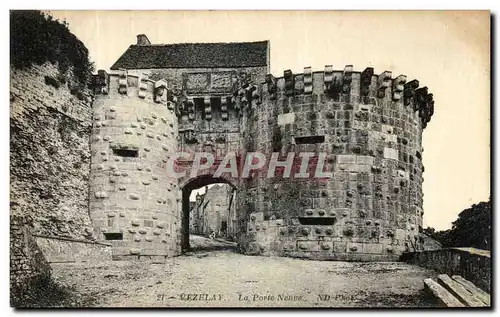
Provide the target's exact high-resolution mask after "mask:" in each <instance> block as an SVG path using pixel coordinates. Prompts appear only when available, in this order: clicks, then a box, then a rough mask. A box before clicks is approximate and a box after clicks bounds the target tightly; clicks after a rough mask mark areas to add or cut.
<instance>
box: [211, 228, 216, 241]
mask: <svg viewBox="0 0 500 317" xmlns="http://www.w3.org/2000/svg"><path fill="white" fill-rule="evenodd" d="M215 237H216V233H215V231H212V230H210V239H212V240H215Z"/></svg>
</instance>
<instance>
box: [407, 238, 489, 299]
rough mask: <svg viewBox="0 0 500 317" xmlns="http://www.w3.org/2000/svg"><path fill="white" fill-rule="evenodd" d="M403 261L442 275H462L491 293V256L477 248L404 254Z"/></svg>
mask: <svg viewBox="0 0 500 317" xmlns="http://www.w3.org/2000/svg"><path fill="white" fill-rule="evenodd" d="M401 259H402V260H404V261H407V262H409V263H412V264H417V265H420V266H423V267H425V268H429V269H433V270H435V271H436V272H438V273H440V274H448V275H450V276H451V275H460V276H462V277H463V278H465V279H466V280H469V281H471V282H472V283H474V284H475V285H476V286H477V287H479V288H481V289H483V290H484V291H486V292H488V293H490V292H491V256H490V252H489V251H485V250H479V249H475V248H447V249H441V250H430V251H422V252H413V253H408V254H404V255H403V256H402V257H401Z"/></svg>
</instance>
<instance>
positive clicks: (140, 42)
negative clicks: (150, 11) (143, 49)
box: [137, 34, 151, 45]
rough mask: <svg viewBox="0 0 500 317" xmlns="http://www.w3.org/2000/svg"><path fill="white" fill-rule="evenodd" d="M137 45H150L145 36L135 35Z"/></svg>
mask: <svg viewBox="0 0 500 317" xmlns="http://www.w3.org/2000/svg"><path fill="white" fill-rule="evenodd" d="M137 45H151V42H150V41H149V39H148V37H147V36H146V34H139V35H137Z"/></svg>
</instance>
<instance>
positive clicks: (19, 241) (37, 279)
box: [10, 215, 52, 307]
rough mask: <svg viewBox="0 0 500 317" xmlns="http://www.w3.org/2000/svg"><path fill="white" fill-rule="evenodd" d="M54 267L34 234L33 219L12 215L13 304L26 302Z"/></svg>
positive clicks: (11, 265)
mask: <svg viewBox="0 0 500 317" xmlns="http://www.w3.org/2000/svg"><path fill="white" fill-rule="evenodd" d="M51 271H52V269H51V268H50V266H49V264H48V263H47V261H46V260H45V258H44V256H43V254H42V251H41V250H40V248H39V247H38V245H37V243H36V240H35V238H34V237H33V235H32V227H31V220H29V219H27V218H25V217H22V216H20V215H12V216H11V217H10V305H11V306H14V307H19V306H23V305H24V304H25V302H24V301H25V300H26V299H28V298H30V297H33V296H36V292H37V291H38V289H37V286H38V285H40V284H43V283H45V282H46V281H48V280H49V278H50V275H51Z"/></svg>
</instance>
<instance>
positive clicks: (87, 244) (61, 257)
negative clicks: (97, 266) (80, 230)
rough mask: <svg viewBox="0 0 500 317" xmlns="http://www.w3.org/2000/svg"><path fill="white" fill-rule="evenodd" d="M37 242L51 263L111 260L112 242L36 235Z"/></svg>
mask: <svg viewBox="0 0 500 317" xmlns="http://www.w3.org/2000/svg"><path fill="white" fill-rule="evenodd" d="M35 239H36V244H37V245H38V247H39V248H40V250H41V251H42V253H43V255H44V256H45V259H46V260H47V262H49V263H61V262H93V261H106V260H111V256H112V252H111V251H112V250H111V244H105V243H99V242H91V241H87V240H75V239H69V238H54V237H44V236H35Z"/></svg>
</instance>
